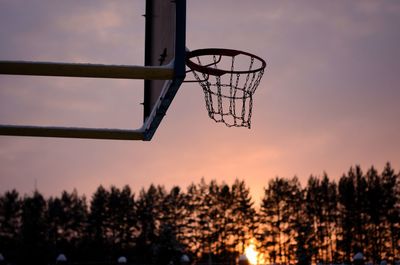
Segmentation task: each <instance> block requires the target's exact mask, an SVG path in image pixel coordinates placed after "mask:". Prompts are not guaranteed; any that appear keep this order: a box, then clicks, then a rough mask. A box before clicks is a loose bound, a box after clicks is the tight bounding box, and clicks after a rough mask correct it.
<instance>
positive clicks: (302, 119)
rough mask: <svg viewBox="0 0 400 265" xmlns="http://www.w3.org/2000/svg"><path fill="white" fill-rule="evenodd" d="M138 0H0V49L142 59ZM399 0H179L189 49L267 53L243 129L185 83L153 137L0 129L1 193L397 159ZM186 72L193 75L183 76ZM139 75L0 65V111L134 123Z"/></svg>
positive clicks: (54, 120) (16, 56) (14, 117)
mask: <svg viewBox="0 0 400 265" xmlns="http://www.w3.org/2000/svg"><path fill="white" fill-rule="evenodd" d="M144 10H145V1H143V0H129V1H128V0H120V1H106V0H88V1H78V0H73V1H51V0H40V1H39V0H31V1H22V0H0V36H1V37H0V60H32V61H35V60H36V61H55V62H73V63H78V62H79V63H104V64H132V65H143V61H144V18H143V16H142V15H143V14H144ZM399 25H400V2H399V1H396V0H393V1H389V0H385V1H369V0H365V1H342V0H338V1H327V0H323V1H281V0H280V1H265V0H252V1H239V0H230V1H228V0H218V1H211V0H203V1H195V0H187V39H186V44H187V46H188V48H189V49H191V50H194V49H200V48H209V47H219V48H231V49H239V50H244V51H247V52H251V53H254V54H256V55H258V56H260V57H262V58H264V59H265V60H266V61H267V63H268V66H267V69H266V72H265V74H264V77H263V79H262V81H261V84H260V86H259V87H258V89H257V91H256V93H255V95H254V105H253V116H252V128H251V129H250V130H249V129H247V128H227V127H225V126H224V125H223V124H220V123H215V122H214V121H212V120H211V119H209V118H208V116H207V112H206V109H205V103H204V96H203V92H202V89H201V87H200V86H199V85H198V84H196V83H185V84H183V85H182V86H181V88H180V90H179V91H178V94H177V95H176V97H175V99H174V101H173V102H172V104H171V106H170V108H169V110H168V112H167V115H166V116H165V117H164V119H163V121H162V123H161V125H160V127H159V128H158V130H157V132H156V134H155V135H154V137H153V139H152V141H151V142H142V141H110V140H87V139H86V140H85V139H60V138H34V137H11V136H0V193H2V192H5V191H6V190H10V189H13V188H15V189H17V190H18V191H19V192H20V193H21V194H31V193H32V191H33V190H34V189H35V188H37V189H38V190H39V191H41V192H42V193H43V194H45V195H46V196H57V195H59V194H60V193H61V191H63V190H67V191H72V189H74V188H76V189H77V190H78V192H79V193H80V194H86V195H87V196H88V197H90V196H91V194H92V193H93V192H94V191H95V189H96V188H97V187H98V186H99V185H103V186H105V187H109V186H111V185H115V186H117V187H122V186H123V185H125V184H128V185H130V186H131V188H132V189H133V191H134V192H136V193H137V192H138V191H139V190H140V189H141V188H143V187H145V188H146V187H148V186H149V185H150V184H151V183H154V184H160V185H164V186H165V187H166V188H167V189H169V188H171V187H172V186H174V185H179V186H181V187H187V186H188V185H189V184H191V183H198V182H199V181H200V180H201V178H204V179H205V180H207V181H209V180H212V179H216V180H217V181H218V182H219V183H222V182H224V183H227V184H231V183H233V181H234V180H235V179H236V178H238V179H243V180H245V181H246V183H247V185H248V186H249V188H250V189H251V191H252V195H253V199H254V200H255V201H256V202H258V201H259V200H260V198H261V197H262V194H263V188H264V187H266V186H267V184H268V181H269V180H271V179H273V178H275V177H276V176H280V177H286V178H291V177H293V176H297V177H298V178H299V179H300V181H301V183H302V184H303V185H305V184H306V181H307V179H308V177H309V176H310V175H314V176H320V175H322V174H323V173H324V172H326V173H327V174H328V175H329V176H330V178H332V179H335V180H337V179H338V178H340V176H341V175H342V174H343V173H346V172H347V171H348V170H349V168H350V167H351V166H354V165H360V166H361V167H362V168H363V170H364V171H366V170H367V169H368V168H370V167H371V166H372V165H373V166H375V167H376V168H377V169H378V171H381V170H382V169H383V167H384V165H385V163H386V162H390V163H391V164H392V166H393V167H394V168H395V170H396V171H397V172H398V171H399V170H400V137H399V132H400V122H399V117H400V104H399V99H400V49H399V47H400V31H399V30H398V26H399ZM187 78H188V79H191V78H193V77H192V76H188V77H187ZM142 100H143V81H141V80H136V81H132V80H105V79H102V80H98V79H90V78H60V77H22V76H6V75H3V76H0V123H1V124H25V125H27V124H29V125H53V126H85V127H107V128H131V129H136V128H139V127H140V126H141V123H142V116H143V113H142V107H141V105H140V103H141V102H142Z"/></svg>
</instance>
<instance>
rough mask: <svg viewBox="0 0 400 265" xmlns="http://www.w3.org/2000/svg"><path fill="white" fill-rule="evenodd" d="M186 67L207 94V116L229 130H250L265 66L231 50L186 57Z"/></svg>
mask: <svg viewBox="0 0 400 265" xmlns="http://www.w3.org/2000/svg"><path fill="white" fill-rule="evenodd" d="M186 65H187V66H188V67H189V68H190V69H191V70H190V71H191V72H193V74H194V76H195V78H196V81H197V82H198V83H199V84H200V85H201V87H202V88H203V91H204V97H205V101H206V108H207V111H208V116H209V117H210V118H211V119H213V120H214V121H216V122H223V123H225V125H226V126H228V127H247V128H249V129H250V125H251V115H252V107H253V94H254V92H255V90H256V89H257V87H258V85H259V84H260V81H261V78H262V76H263V74H264V69H265V67H266V62H265V61H264V60H263V59H261V58H260V57H258V56H256V55H253V54H250V53H247V52H243V51H237V50H230V49H200V50H195V51H191V52H188V53H187V54H186Z"/></svg>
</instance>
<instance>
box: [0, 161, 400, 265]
mask: <svg viewBox="0 0 400 265" xmlns="http://www.w3.org/2000/svg"><path fill="white" fill-rule="evenodd" d="M250 242H253V243H254V244H256V248H257V250H258V251H259V253H261V254H262V259H260V262H263V263H283V264H311V263H318V262H322V263H330V262H334V263H342V262H346V261H351V257H352V255H354V253H356V252H363V253H364V256H365V257H366V259H367V260H370V261H373V262H379V261H380V260H383V259H386V260H389V261H394V260H399V259H400V174H399V173H396V172H395V170H394V169H393V168H392V167H391V165H390V164H389V163H387V164H386V166H385V168H384V169H383V171H382V172H380V173H379V172H378V171H377V170H376V169H375V168H374V167H371V168H370V169H368V171H367V172H366V173H363V172H362V170H361V168H360V167H359V166H355V167H351V168H350V169H349V171H348V172H347V173H346V174H343V176H341V177H340V178H339V180H338V181H337V182H336V181H333V180H331V179H329V177H328V175H327V174H323V176H320V177H317V176H310V177H309V179H308V182H307V183H306V185H305V187H304V188H303V187H302V186H301V184H300V182H299V180H298V179H297V177H293V178H291V179H288V178H281V177H276V178H274V179H272V180H270V181H269V182H268V183H267V185H266V186H265V189H264V195H263V198H262V201H261V205H260V206H258V207H256V206H255V204H254V201H253V199H252V197H251V193H250V190H249V188H248V187H247V185H246V183H245V181H243V180H235V182H234V183H233V184H232V185H228V184H225V183H218V182H217V181H216V180H212V181H210V182H206V181H205V180H204V179H202V180H201V181H200V182H199V183H193V184H191V185H189V186H188V187H187V188H186V189H185V190H183V189H182V188H181V187H179V186H175V187H173V188H171V189H170V190H167V189H166V188H165V187H163V186H160V185H150V186H149V187H148V188H142V189H141V190H140V192H138V194H134V193H133V192H132V190H131V188H130V187H129V186H124V187H123V188H117V187H115V186H111V187H110V188H108V189H106V188H104V187H103V186H99V187H98V188H97V190H96V191H95V192H94V193H93V195H92V196H91V198H90V201H88V199H87V198H86V197H85V196H82V195H79V194H78V192H77V191H76V190H74V191H72V192H67V191H64V192H62V194H61V195H60V196H58V197H50V198H47V199H46V198H44V196H43V195H42V194H41V193H40V192H39V191H37V190H36V191H34V192H33V194H31V195H24V196H21V195H20V194H19V193H18V192H17V191H16V190H11V191H7V192H5V193H4V194H1V195H0V253H2V255H3V256H4V257H5V258H6V259H7V260H9V261H12V262H13V263H14V264H31V263H32V261H33V260H34V261H35V263H37V264H46V263H49V262H51V261H54V259H55V257H56V256H57V255H58V254H59V253H64V254H66V256H67V257H68V259H69V260H71V261H75V262H113V261H115V260H116V259H117V257H118V256H121V255H123V256H126V257H127V258H128V260H129V261H130V262H132V263H137V264H159V265H164V264H169V263H170V262H171V261H172V262H174V263H175V264H176V263H177V262H178V260H179V257H180V256H181V255H182V254H183V253H186V254H188V255H189V256H190V257H191V259H192V260H194V261H197V262H209V261H212V262H223V263H228V264H235V262H236V261H237V258H238V256H239V255H240V254H243V253H244V250H245V248H246V246H247V245H248V244H249V243H250Z"/></svg>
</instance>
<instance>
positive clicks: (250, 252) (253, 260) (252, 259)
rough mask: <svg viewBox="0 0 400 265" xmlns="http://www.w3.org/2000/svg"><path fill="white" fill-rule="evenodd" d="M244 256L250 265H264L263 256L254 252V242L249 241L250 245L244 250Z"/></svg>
mask: <svg viewBox="0 0 400 265" xmlns="http://www.w3.org/2000/svg"><path fill="white" fill-rule="evenodd" d="M244 254H245V255H246V257H247V259H248V261H249V263H250V264H252V265H256V264H263V263H264V257H263V256H264V255H263V254H260V253H259V252H258V251H257V250H256V245H255V244H254V240H251V241H250V244H249V245H248V246H247V247H246V248H245V250H244Z"/></svg>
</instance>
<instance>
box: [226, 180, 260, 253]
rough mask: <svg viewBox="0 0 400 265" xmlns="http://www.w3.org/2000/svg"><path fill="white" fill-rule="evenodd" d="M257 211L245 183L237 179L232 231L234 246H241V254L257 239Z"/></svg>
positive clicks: (233, 195) (234, 193)
mask: <svg viewBox="0 0 400 265" xmlns="http://www.w3.org/2000/svg"><path fill="white" fill-rule="evenodd" d="M256 217H257V215H256V210H255V209H254V202H253V201H252V198H251V195H250V189H249V188H247V187H246V184H245V182H244V181H243V180H242V181H240V180H238V179H236V180H235V182H234V184H233V185H232V218H233V220H232V224H233V227H232V230H231V231H230V232H229V233H230V234H231V236H232V237H233V238H234V241H233V242H234V244H235V245H236V246H239V249H238V251H239V253H241V254H243V253H244V247H245V245H246V244H247V243H248V242H249V241H250V239H252V238H253V237H255V232H256V230H257V220H256Z"/></svg>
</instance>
